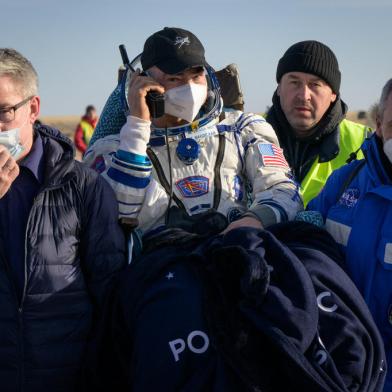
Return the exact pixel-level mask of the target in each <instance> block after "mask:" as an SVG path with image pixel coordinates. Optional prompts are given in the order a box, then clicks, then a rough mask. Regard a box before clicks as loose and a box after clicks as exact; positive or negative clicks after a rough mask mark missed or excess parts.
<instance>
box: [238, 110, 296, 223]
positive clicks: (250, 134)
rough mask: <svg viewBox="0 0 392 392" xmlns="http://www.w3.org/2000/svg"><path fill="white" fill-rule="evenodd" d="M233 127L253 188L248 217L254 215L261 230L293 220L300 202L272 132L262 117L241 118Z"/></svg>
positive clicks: (294, 184)
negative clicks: (237, 134) (238, 136)
mask: <svg viewBox="0 0 392 392" xmlns="http://www.w3.org/2000/svg"><path fill="white" fill-rule="evenodd" d="M236 128H237V132H238V133H239V134H240V135H241V141H242V147H243V149H244V156H245V175H246V177H247V179H248V181H249V183H250V185H251V189H252V204H251V206H250V207H249V210H248V213H247V214H249V213H250V214H253V215H255V216H256V217H257V218H258V219H260V221H261V222H262V224H263V226H264V227H267V226H269V225H271V224H274V223H279V222H284V221H287V220H292V219H294V217H295V215H296V214H297V212H298V211H301V210H303V202H302V198H301V196H300V193H299V185H298V184H297V183H296V182H295V181H294V180H293V177H292V174H291V171H290V168H289V165H288V163H287V162H286V159H285V157H284V155H283V150H282V149H281V148H280V147H279V142H278V139H277V136H276V134H275V131H274V130H273V128H272V127H271V125H270V124H269V123H267V122H266V121H265V120H264V118H262V117H261V116H258V115H252V114H247V115H245V114H244V115H242V116H241V118H240V119H239V121H238V123H237V127H236Z"/></svg>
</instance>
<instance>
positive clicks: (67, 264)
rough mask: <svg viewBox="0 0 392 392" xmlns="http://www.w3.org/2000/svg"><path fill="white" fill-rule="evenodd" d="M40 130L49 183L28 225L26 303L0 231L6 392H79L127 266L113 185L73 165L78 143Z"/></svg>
mask: <svg viewBox="0 0 392 392" xmlns="http://www.w3.org/2000/svg"><path fill="white" fill-rule="evenodd" d="M36 132H39V133H40V135H41V137H42V140H43V145H44V159H45V179H44V185H43V186H42V189H41V190H40V191H39V193H38V195H37V197H36V198H35V200H34V203H33V207H32V209H31V211H30V215H29V220H28V224H27V230H26V242H25V246H26V257H25V271H26V272H25V286H24V291H23V296H22V299H21V300H20V301H19V300H18V298H17V293H16V290H15V287H14V284H13V281H12V278H11V273H10V265H9V264H8V263H9V261H8V260H6V258H5V257H4V251H3V250H4V247H6V246H7V244H6V243H4V240H3V238H2V236H1V233H0V390H1V391H2V392H16V391H18V392H42V391H48V392H60V391H61V392H66V391H67V392H70V391H75V390H76V384H77V383H78V381H79V380H78V379H79V377H80V369H81V365H82V361H83V359H84V354H85V351H86V346H87V343H88V341H89V339H90V337H91V333H92V330H93V328H94V325H95V324H94V322H95V320H96V319H97V318H98V317H100V314H101V309H102V307H103V304H104V302H105V298H106V297H107V294H108V292H109V291H110V290H111V286H112V285H113V282H114V279H115V277H116V275H117V272H118V271H119V270H120V269H121V268H123V266H124V262H125V249H124V248H125V242H124V238H123V233H122V231H121V229H120V227H119V226H118V224H117V214H118V212H117V202H116V200H115V197H114V194H113V192H112V190H111V188H110V187H109V185H108V184H106V183H105V181H104V180H103V179H102V178H101V177H100V176H99V175H97V174H96V173H95V172H93V171H91V170H90V169H88V168H86V167H84V166H83V165H82V164H81V163H79V162H76V161H74V160H73V147H72V144H71V142H70V141H69V140H68V139H67V138H66V137H64V136H63V135H62V134H61V133H59V132H58V131H57V130H54V129H51V128H49V127H45V126H41V127H38V128H37V129H36ZM10 230H12V227H10Z"/></svg>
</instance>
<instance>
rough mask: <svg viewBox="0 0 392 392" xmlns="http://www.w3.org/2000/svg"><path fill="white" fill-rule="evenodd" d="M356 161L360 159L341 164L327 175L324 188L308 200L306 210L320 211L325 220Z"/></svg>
mask: <svg viewBox="0 0 392 392" xmlns="http://www.w3.org/2000/svg"><path fill="white" fill-rule="evenodd" d="M358 162H360V161H354V162H352V163H351V164H349V165H345V166H342V167H341V168H339V169H337V170H335V171H334V172H333V173H332V174H331V175H330V176H329V178H328V180H327V182H326V183H325V185H324V188H323V189H322V190H321V192H320V193H319V194H318V195H317V196H316V197H315V198H314V199H312V200H311V201H310V202H309V204H308V205H307V208H306V209H307V210H308V211H318V212H320V214H321V215H322V216H323V218H324V222H325V219H326V217H327V215H328V211H329V209H330V208H331V207H332V206H334V205H335V204H336V203H337V202H338V199H339V197H340V193H341V191H342V186H343V184H344V182H345V180H346V178H347V177H348V176H349V175H350V173H351V171H352V170H353V169H354V165H357V163H358Z"/></svg>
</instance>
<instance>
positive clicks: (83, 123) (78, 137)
mask: <svg viewBox="0 0 392 392" xmlns="http://www.w3.org/2000/svg"><path fill="white" fill-rule="evenodd" d="M97 122H98V115H97V111H96V110H95V107H94V106H92V105H89V106H87V107H86V113H85V114H84V116H83V117H82V119H81V120H80V122H79V124H78V126H77V127H76V130H75V136H74V142H75V146H76V148H77V150H78V151H80V152H81V153H82V155H83V154H84V153H85V151H86V150H87V147H88V144H89V143H90V139H91V136H92V135H93V133H94V129H95V127H96V125H97Z"/></svg>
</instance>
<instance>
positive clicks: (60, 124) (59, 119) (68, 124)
mask: <svg viewBox="0 0 392 392" xmlns="http://www.w3.org/2000/svg"><path fill="white" fill-rule="evenodd" d="M347 118H348V119H349V120H352V121H356V122H360V123H362V124H367V125H369V126H371V127H374V123H373V120H372V119H371V116H370V114H369V113H367V112H364V111H363V112H348V114H347ZM79 120H80V116H43V117H41V118H40V121H42V122H43V123H44V124H47V125H50V126H52V127H55V128H57V129H59V130H60V131H62V132H63V133H64V134H65V135H67V136H68V137H69V138H70V139H71V140H73V137H74V132H75V129H76V126H77V124H78V122H79ZM77 158H78V159H80V154H77Z"/></svg>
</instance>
